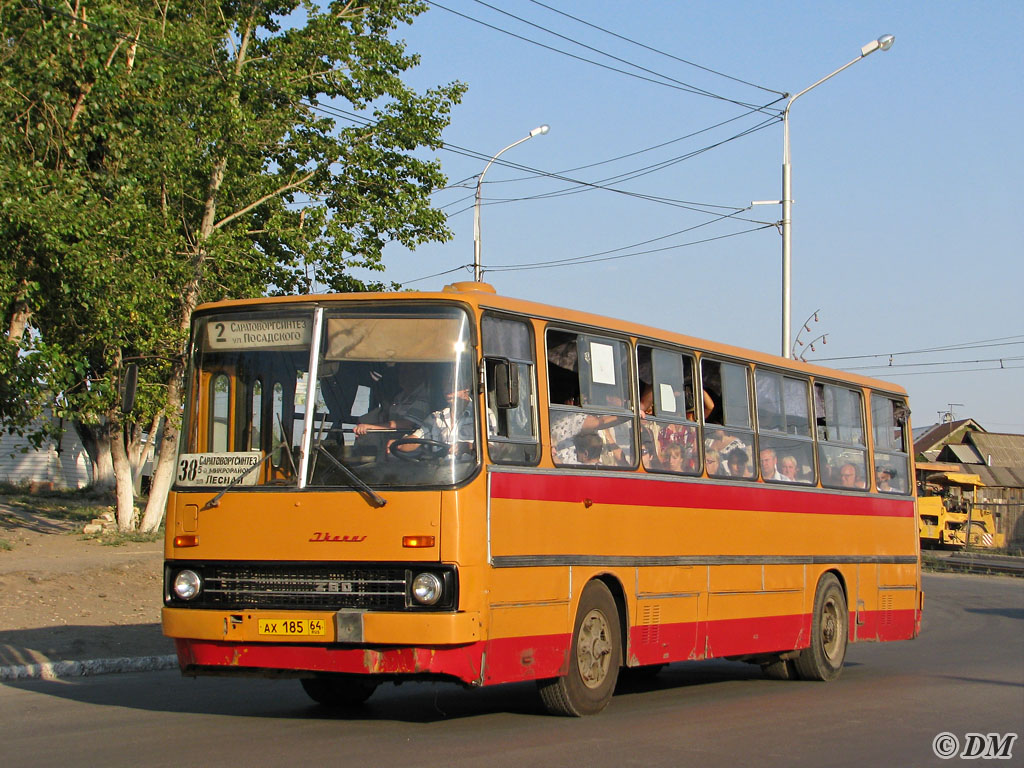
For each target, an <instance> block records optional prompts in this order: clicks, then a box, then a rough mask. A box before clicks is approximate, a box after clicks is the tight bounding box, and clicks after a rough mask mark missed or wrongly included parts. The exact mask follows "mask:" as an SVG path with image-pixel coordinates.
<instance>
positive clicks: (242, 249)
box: [0, 0, 463, 530]
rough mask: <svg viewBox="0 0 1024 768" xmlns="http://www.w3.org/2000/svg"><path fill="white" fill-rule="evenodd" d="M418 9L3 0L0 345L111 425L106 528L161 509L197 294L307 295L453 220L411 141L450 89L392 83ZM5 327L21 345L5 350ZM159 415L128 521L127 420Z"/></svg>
mask: <svg viewBox="0 0 1024 768" xmlns="http://www.w3.org/2000/svg"><path fill="white" fill-rule="evenodd" d="M425 7H426V3H425V2H421V0H368V1H367V2H366V4H365V5H359V6H357V5H355V3H354V2H347V3H344V2H334V3H331V4H330V5H329V6H327V7H325V8H322V7H321V6H320V5H319V4H316V3H312V2H296V1H293V0H279V1H278V2H262V1H260V0H252V1H250V2H244V1H237V2H213V1H212V0H190V1H188V2H185V1H183V0H153V1H151V2H131V1H130V0H106V1H104V0H96V1H95V2H89V0H77V1H76V2H72V3H65V4H61V5H59V6H58V5H54V6H52V7H51V6H48V5H45V4H42V5H41V4H38V3H33V2H24V1H21V2H5V1H4V0H0V83H2V85H3V88H2V89H0V119H2V120H3V125H4V128H3V129H2V131H0V221H2V222H3V224H0V249H2V250H3V252H4V253H5V255H13V254H17V257H16V258H15V259H13V260H11V261H8V263H7V265H6V266H5V267H3V268H2V269H0V290H2V291H3V293H2V294H0V295H3V296H4V297H5V303H4V306H3V308H4V313H5V314H4V329H5V338H4V344H5V347H4V349H5V350H6V352H5V354H6V355H7V356H6V357H4V358H0V363H3V364H6V363H4V361H7V360H12V359H13V360H15V363H14V364H13V365H15V366H16V367H19V368H20V367H23V365H25V364H26V363H24V361H25V360H26V359H34V360H35V363H36V364H42V363H45V366H46V367H47V370H48V376H49V377H50V380H49V382H48V384H49V390H50V391H51V392H53V393H54V396H53V397H54V402H55V403H56V404H57V406H58V407H59V408H60V409H63V410H62V412H63V413H64V414H65V415H67V416H70V417H73V418H75V419H76V420H77V421H78V422H80V424H81V425H82V427H83V429H85V430H87V431H88V430H91V431H92V432H93V433H94V435H99V436H105V437H106V440H107V442H108V444H109V447H110V452H111V457H112V461H113V466H114V474H115V477H116V485H117V496H118V524H119V526H120V527H121V528H122V529H125V530H127V529H131V528H133V527H136V526H138V527H140V528H141V529H142V530H152V529H154V528H156V527H157V526H158V525H159V523H160V520H161V519H162V515H163V508H164V503H165V500H166V494H167V490H168V488H169V485H170V482H171V477H172V473H173V460H174V452H175V450H176V447H177V438H178V421H177V419H178V416H179V412H180V407H181V400H182V373H183V369H184V351H185V349H184V348H185V341H186V337H187V333H188V328H189V323H190V319H191V315H192V311H193V309H194V308H195V307H196V305H197V304H198V303H200V302H202V301H206V300H213V299H220V298H224V297H232V298H239V297H247V296H255V295H263V294H267V293H290V292H302V291H306V290H309V289H310V288H311V279H312V278H311V276H312V275H315V277H316V281H317V282H318V283H320V284H323V285H326V286H327V287H328V288H330V289H333V290H337V291H356V290H365V289H367V288H377V287H380V284H379V283H372V284H366V283H364V282H363V281H360V280H358V279H356V277H354V276H353V274H352V270H353V268H365V269H370V270H376V271H382V270H383V264H382V260H381V254H382V250H383V248H384V246H385V244H386V243H387V242H389V241H398V242H401V243H403V244H404V245H406V246H408V247H415V246H416V245H418V244H420V243H423V242H426V241H431V240H444V239H447V238H448V237H449V236H450V233H449V231H448V229H447V227H446V225H445V220H444V216H443V214H442V213H441V212H439V211H437V210H435V209H433V208H432V207H431V206H430V202H429V193H430V192H431V191H432V190H433V189H435V188H437V187H439V186H442V185H443V184H444V181H445V179H444V177H443V175H442V174H441V171H440V165H439V163H438V162H437V161H436V160H425V159H422V158H421V157H419V156H417V154H416V151H417V150H418V149H421V148H427V149H436V148H438V147H439V146H440V142H441V132H442V130H443V129H444V127H445V126H446V125H447V124H448V120H449V115H450V110H451V108H452V106H453V105H454V104H456V103H457V102H458V100H459V99H460V98H461V95H462V92H463V86H462V85H461V84H458V83H453V84H449V85H445V86H439V87H437V88H433V89H428V90H426V91H425V92H422V93H417V92H416V91H414V90H412V89H411V88H409V87H408V86H407V85H406V84H405V83H404V82H403V80H402V76H403V74H405V73H406V72H407V71H408V70H409V69H410V68H411V67H413V66H414V65H415V64H416V63H417V57H416V56H414V55H411V54H409V53H408V52H407V51H406V50H405V46H404V44H403V43H402V42H400V41H398V40H396V39H395V38H394V33H395V30H396V29H398V28H399V26H400V25H403V24H408V23H411V22H412V20H413V19H414V17H415V16H416V15H417V14H419V13H420V12H422V11H423V10H424V9H425ZM26 328H29V329H33V330H34V331H35V332H36V334H37V337H36V334H26ZM27 335H28V336H29V337H30V338H31V337H36V338H37V340H38V342H41V343H36V342H35V341H28V342H27V341H26V336H27ZM19 345H20V346H21V347H25V346H29V347H32V346H34V347H35V349H36V352H37V354H36V356H35V358H33V356H32V355H27V356H26V355H24V354H21V355H20V356H15V357H13V358H12V357H11V350H12V349H15V348H17V347H18V346H19ZM44 353H45V354H44ZM130 359H138V360H139V361H140V362H141V366H140V371H141V374H140V402H139V408H138V409H137V410H136V411H134V412H133V414H132V415H131V416H130V417H128V418H126V417H124V416H123V415H122V414H121V413H120V412H119V409H118V407H117V402H118V398H117V384H118V381H119V380H120V378H121V375H122V369H123V366H124V364H125V362H127V361H128V360H130ZM0 372H2V371H0ZM0 380H3V381H5V382H6V381H10V382H11V385H10V386H12V387H18V386H20V385H21V384H23V383H24V382H25V381H26V374H25V373H24V372H22V373H19V374H18V375H8V376H6V378H5V377H4V376H0ZM19 382H20V383H21V384H19ZM5 386H6V384H5ZM161 419H163V420H164V428H163V429H162V440H161V444H160V446H159V452H158V456H159V459H158V461H157V463H156V468H155V471H154V475H153V485H152V490H151V493H150V497H149V503H148V504H147V506H146V509H145V510H144V512H143V513H142V516H141V519H140V520H139V521H136V520H135V510H134V498H133V494H132V482H131V469H130V462H129V458H130V456H131V454H132V450H133V447H134V448H137V442H135V443H133V438H134V439H136V440H137V438H138V436H139V435H140V433H141V431H142V428H143V427H146V428H148V429H149V430H150V433H151V434H153V433H155V432H156V424H157V423H158V421H159V420H161Z"/></svg>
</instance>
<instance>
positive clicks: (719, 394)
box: [700, 358, 757, 480]
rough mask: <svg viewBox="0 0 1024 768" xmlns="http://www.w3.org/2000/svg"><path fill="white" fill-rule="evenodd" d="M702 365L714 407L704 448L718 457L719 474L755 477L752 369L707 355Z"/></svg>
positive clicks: (751, 478)
mask: <svg viewBox="0 0 1024 768" xmlns="http://www.w3.org/2000/svg"><path fill="white" fill-rule="evenodd" d="M700 367H701V386H702V387H703V389H704V391H705V392H707V393H708V396H709V397H710V399H711V400H712V401H713V402H714V406H715V407H714V409H713V410H712V411H711V415H710V417H709V418H708V426H706V427H705V429H704V450H705V452H706V453H707V454H708V455H710V456H711V457H712V458H717V459H718V463H717V467H716V474H721V475H723V476H726V477H731V478H734V479H739V480H754V479H756V478H757V465H756V464H755V463H754V429H753V426H754V425H753V422H752V420H751V406H750V369H749V368H748V367H747V366H745V365H740V364H738V363H726V362H719V361H718V360H709V359H708V358H703V359H702V360H701V366H700ZM711 425H715V426H711ZM705 463H706V462H705Z"/></svg>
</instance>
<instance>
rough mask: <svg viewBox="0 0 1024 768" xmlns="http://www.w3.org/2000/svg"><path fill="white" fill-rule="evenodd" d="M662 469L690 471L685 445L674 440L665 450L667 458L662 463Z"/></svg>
mask: <svg viewBox="0 0 1024 768" xmlns="http://www.w3.org/2000/svg"><path fill="white" fill-rule="evenodd" d="M662 469H665V470H668V471H669V472H686V471H689V470H688V468H687V467H686V457H685V456H684V455H683V446H682V445H681V444H679V443H678V442H673V443H672V444H671V445H669V446H668V447H667V449H666V450H665V459H664V461H663V463H662Z"/></svg>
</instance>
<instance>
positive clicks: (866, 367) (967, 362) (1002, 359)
mask: <svg viewBox="0 0 1024 768" xmlns="http://www.w3.org/2000/svg"><path fill="white" fill-rule="evenodd" d="M1007 360H1009V361H1011V362H1016V361H1018V360H1024V356H1020V357H989V358H984V359H980V360H936V361H932V362H928V363H896V364H893V365H861V366H858V367H856V368H847V369H846V370H848V371H879V370H890V369H896V368H928V367H931V366H935V365H975V364H980V363H999V364H1000V367H1002V363H1003V362H1005V361H1007Z"/></svg>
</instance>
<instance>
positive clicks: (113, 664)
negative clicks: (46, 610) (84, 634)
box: [0, 654, 178, 681]
mask: <svg viewBox="0 0 1024 768" xmlns="http://www.w3.org/2000/svg"><path fill="white" fill-rule="evenodd" d="M177 666H178V657H177V656H176V655H174V654H169V655H167V656H134V657H127V656H125V657H121V658H119V659H86V660H85V661H47V662H44V663H42V664H17V665H13V666H10V667H0V681H11V680H57V679H58V678H61V677H84V676H86V675H109V674H112V673H115V672H156V671H159V670H162V669H176V668H177Z"/></svg>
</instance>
